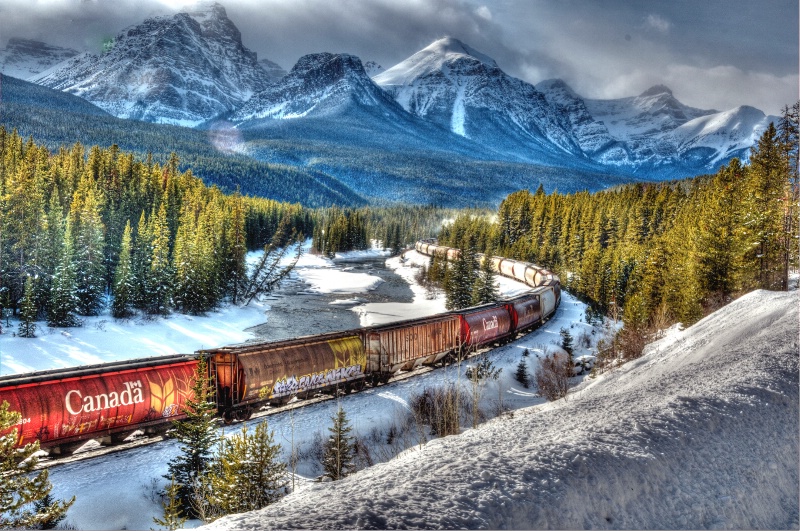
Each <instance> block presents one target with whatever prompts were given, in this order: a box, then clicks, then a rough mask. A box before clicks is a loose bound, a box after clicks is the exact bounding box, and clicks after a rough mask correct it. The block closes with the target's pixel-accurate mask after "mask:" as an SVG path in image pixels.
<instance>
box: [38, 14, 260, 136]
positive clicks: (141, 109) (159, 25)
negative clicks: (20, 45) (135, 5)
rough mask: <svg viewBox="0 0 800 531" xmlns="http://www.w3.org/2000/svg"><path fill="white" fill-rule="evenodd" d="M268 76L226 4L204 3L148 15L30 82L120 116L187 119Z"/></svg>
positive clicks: (244, 95) (197, 119)
mask: <svg viewBox="0 0 800 531" xmlns="http://www.w3.org/2000/svg"><path fill="white" fill-rule="evenodd" d="M273 78H274V75H271V74H270V73H268V72H267V71H266V70H264V68H263V67H262V66H261V65H259V63H258V62H257V58H256V54H255V53H254V52H252V51H250V50H248V49H247V48H245V47H244V45H243V44H242V39H241V34H240V33H239V30H238V29H237V28H236V26H235V25H234V24H233V22H231V21H230V19H228V17H227V15H226V13H225V9H224V8H223V7H222V6H221V5H219V4H210V5H208V4H205V5H203V6H202V7H201V8H198V9H195V10H192V11H189V12H183V13H178V14H176V15H174V16H167V17H155V18H150V19H147V20H145V21H144V22H143V23H141V24H139V25H137V26H133V27H130V28H128V29H126V30H123V31H122V32H121V33H120V34H119V35H117V37H116V39H115V41H114V43H113V46H111V47H110V49H109V50H108V51H107V52H105V53H103V54H102V55H99V56H97V55H93V54H88V53H87V54H82V55H80V56H78V57H76V58H74V59H71V60H68V61H66V62H64V63H61V64H60V65H57V66H55V67H54V68H52V69H50V70H49V71H45V72H43V73H42V74H40V75H39V76H38V77H36V78H35V81H36V82H37V83H39V84H42V85H45V86H47V87H51V88H55V89H59V90H64V91H67V92H70V93H72V94H76V95H79V96H82V97H83V98H85V99H87V100H89V101H91V102H92V103H95V104H96V105H98V106H99V107H101V108H103V109H104V110H106V111H108V112H109V113H111V114H113V115H115V116H117V117H120V118H132V119H137V120H144V121H150V122H164V123H172V124H178V125H190V126H193V125H197V124H199V123H201V122H203V121H206V120H208V119H210V118H212V117H214V116H216V115H218V114H221V113H224V112H229V111H232V110H233V109H235V108H236V107H238V106H240V105H241V104H242V103H243V102H244V101H246V100H247V99H248V98H250V96H251V95H252V94H253V93H255V92H257V91H258V90H260V89H262V88H264V87H265V86H266V85H267V84H268V83H269V82H270V81H271V80H272V79H273Z"/></svg>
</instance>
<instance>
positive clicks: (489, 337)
mask: <svg viewBox="0 0 800 531" xmlns="http://www.w3.org/2000/svg"><path fill="white" fill-rule="evenodd" d="M458 317H459V321H460V322H461V344H462V346H466V347H473V346H480V345H485V344H486V343H490V342H492V341H494V340H496V339H501V338H503V337H505V336H507V335H508V334H509V333H510V332H511V314H510V313H509V311H508V309H506V307H505V306H501V305H489V306H479V307H477V308H475V309H471V310H462V311H461V313H460V314H459V316H458Z"/></svg>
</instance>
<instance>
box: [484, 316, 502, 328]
mask: <svg viewBox="0 0 800 531" xmlns="http://www.w3.org/2000/svg"><path fill="white" fill-rule="evenodd" d="M499 327H500V325H499V324H498V323H497V316H496V315H493V316H492V318H491V319H489V320H486V319H484V320H483V330H484V331H487V330H494V329H495V328H499Z"/></svg>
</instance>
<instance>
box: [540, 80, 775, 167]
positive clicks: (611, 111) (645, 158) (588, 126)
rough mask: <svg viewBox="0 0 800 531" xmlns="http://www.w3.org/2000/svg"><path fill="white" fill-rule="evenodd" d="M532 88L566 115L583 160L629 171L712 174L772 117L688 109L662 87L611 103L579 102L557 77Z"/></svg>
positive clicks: (746, 110) (742, 153) (749, 111)
mask: <svg viewBox="0 0 800 531" xmlns="http://www.w3.org/2000/svg"><path fill="white" fill-rule="evenodd" d="M536 88H537V89H538V90H540V91H541V92H543V93H544V94H545V97H546V98H547V101H548V102H550V104H551V105H553V106H555V107H557V108H559V109H561V110H562V111H563V112H565V113H566V114H567V116H568V117H569V120H570V123H571V125H572V128H573V133H574V134H575V137H576V139H577V141H578V143H579V145H580V146H581V148H583V149H584V151H585V152H586V154H587V155H588V156H590V157H591V158H593V159H594V160H596V161H598V162H600V163H602V164H606V165H613V166H618V167H621V168H627V169H629V170H631V171H634V172H636V171H640V170H645V171H648V170H656V171H660V170H666V171H670V170H671V169H675V168H679V169H682V170H683V172H684V173H685V174H686V175H689V174H691V173H692V172H694V173H702V172H705V171H716V169H717V167H718V166H719V165H720V164H723V163H725V162H727V161H728V160H730V159H731V158H733V157H744V158H746V157H747V156H748V151H749V148H750V146H752V145H753V144H754V143H755V141H756V140H757V139H758V137H759V136H760V135H761V134H762V133H763V131H764V129H765V128H766V126H767V125H768V124H769V122H770V121H772V120H774V119H775V117H769V118H768V117H766V116H765V115H764V113H762V112H761V111H759V110H758V109H754V108H752V107H738V108H736V109H731V110H729V111H724V112H719V111H715V110H703V109H696V108H694V107H689V106H688V105H684V104H683V103H681V102H680V101H678V100H677V99H676V98H675V97H674V96H673V94H672V91H671V90H670V89H669V88H667V87H665V86H663V85H656V86H654V87H652V88H650V89H648V90H646V91H645V92H643V93H642V94H640V95H639V96H635V97H630V98H620V99H614V100H593V99H585V98H582V97H581V96H579V95H578V94H576V93H575V92H574V91H573V90H572V89H571V88H570V87H569V86H567V84H566V83H564V82H563V81H562V80H560V79H555V80H548V81H542V82H541V83H539V84H538V85H536Z"/></svg>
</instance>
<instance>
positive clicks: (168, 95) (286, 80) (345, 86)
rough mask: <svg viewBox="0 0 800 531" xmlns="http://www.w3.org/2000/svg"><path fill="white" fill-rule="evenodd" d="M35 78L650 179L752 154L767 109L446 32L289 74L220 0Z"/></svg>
mask: <svg viewBox="0 0 800 531" xmlns="http://www.w3.org/2000/svg"><path fill="white" fill-rule="evenodd" d="M310 57H315V58H316V59H319V58H321V57H335V58H336V59H331V60H332V61H333V62H334V63H336V62H337V61H338V63H339V64H340V70H341V71H342V72H344V73H345V74H346V75H344V76H343V77H337V75H335V74H334V75H332V74H331V71H330V69H328V70H326V69H325V68H318V67H316V66H314V67H313V68H312V67H310V65H309V64H306V63H308V61H309V58H310ZM345 57H348V58H349V59H345ZM316 59H315V60H316ZM356 62H358V68H356V67H355V66H354V65H355V63H356ZM332 64H333V63H332ZM356 70H358V71H359V73H358V74H357V75H355V74H354V72H356ZM301 72H302V73H301ZM292 74H294V76H293V75H292ZM317 77H318V78H317ZM370 77H372V79H371V80H370ZM35 80H36V81H37V82H39V83H41V84H44V85H46V86H50V87H54V88H58V89H60V90H66V91H68V92H70V93H73V94H77V95H80V96H82V97H84V98H86V99H88V100H89V101H92V102H94V103H96V104H97V105H98V106H99V107H100V108H102V109H104V110H106V111H107V112H110V113H111V114H113V115H115V116H118V117H123V118H130V119H137V120H144V121H152V122H164V123H170V124H179V125H186V126H192V127H203V128H208V127H210V125H209V124H212V123H215V122H218V119H219V118H225V119H230V120H232V121H233V122H234V123H235V124H236V127H237V128H240V129H242V130H244V131H248V133H247V135H246V136H247V138H249V139H251V140H253V141H257V140H258V139H259V138H260V137H261V138H272V139H274V138H276V135H277V134H278V133H276V130H277V129H280V130H281V131H282V132H281V133H280V135H282V137H285V138H287V139H288V138H294V139H300V138H303V139H306V138H308V139H311V140H313V141H315V142H322V143H324V144H325V145H326V148H325V149H327V146H331V145H340V146H343V147H344V146H347V148H348V149H349V148H351V147H353V148H356V149H358V148H359V147H366V149H373V148H376V149H390V150H397V149H408V148H409V147H412V148H413V149H419V148H422V149H425V150H433V151H437V152H440V153H447V152H453V153H456V154H458V155H466V156H469V157H471V158H474V159H476V160H487V161H491V160H497V161H504V162H514V163H523V164H537V165H538V164H541V165H546V166H552V167H558V168H574V169H581V170H585V171H588V172H591V173H608V174H613V175H617V176H627V177H631V176H637V177H640V178H646V179H660V178H675V177H682V176H689V175H694V174H697V173H704V172H708V171H714V170H716V167H718V166H719V164H721V163H724V162H726V161H727V160H728V159H730V158H731V157H732V156H740V157H742V156H745V157H746V156H747V152H748V148H749V144H748V142H750V140H751V139H755V138H757V136H758V135H759V134H760V132H761V131H762V130H763V127H764V126H765V125H766V123H768V121H769V119H770V117H764V118H763V119H762V118H760V117H758V116H757V113H758V112H760V111H757V110H755V109H753V110H752V111H755V112H752V111H745V110H743V109H745V108H739V110H731V111H725V112H724V113H722V114H720V115H719V116H717V114H718V113H717V111H713V110H702V109H694V108H692V107H689V106H686V105H683V104H682V103H680V102H679V101H678V100H677V99H676V98H674V96H673V95H672V92H671V91H670V90H669V89H668V88H666V87H662V86H656V87H653V88H652V89H650V90H648V91H645V92H644V93H642V94H640V95H639V96H636V97H631V98H621V99H617V100H591V99H586V98H583V97H581V96H580V95H578V94H576V93H575V92H574V91H573V90H572V89H571V88H570V87H569V86H568V85H566V83H564V82H563V81H561V80H548V81H544V82H541V83H539V84H538V85H536V86H534V85H532V84H530V83H527V82H525V81H522V80H520V79H517V78H514V77H512V76H509V75H507V74H506V73H505V72H503V70H502V69H501V68H500V67H499V66H498V64H497V62H496V61H494V60H493V59H492V58H491V57H489V56H487V55H485V54H483V53H481V52H479V51H477V50H475V49H473V48H471V47H470V46H468V45H467V44H464V43H462V42H461V41H459V40H457V39H454V38H451V37H446V38H443V39H439V40H437V41H435V42H434V43H432V44H431V45H429V46H427V47H426V48H424V49H422V50H420V51H419V52H417V53H415V54H413V55H412V56H411V57H409V58H408V59H406V60H404V61H401V62H400V63H399V64H397V65H395V66H393V67H392V68H390V69H388V70H384V69H382V67H380V66H378V65H377V64H375V63H374V62H369V63H367V64H366V65H363V66H362V65H361V64H360V60H358V58H356V57H354V56H348V55H347V54H312V55H311V56H305V57H303V58H301V59H300V61H298V64H297V65H295V67H294V68H293V69H292V72H290V73H288V74H287V73H286V72H285V71H284V70H283V69H282V68H281V67H280V66H278V65H276V64H275V63H272V62H271V61H269V60H267V59H262V60H261V61H257V58H256V55H255V53H253V52H251V51H250V50H248V49H247V48H245V47H244V45H243V44H242V40H241V34H240V32H239V30H238V29H237V28H236V26H235V24H234V23H233V22H232V21H230V19H228V18H227V15H226V13H225V9H224V8H223V7H222V6H221V5H220V4H217V3H211V4H209V3H204V4H202V5H201V6H199V7H194V8H192V9H190V10H188V11H186V12H183V13H178V14H176V15H174V16H167V17H155V18H151V19H148V20H146V21H144V22H143V23H142V24H139V25H136V26H132V27H130V28H128V29H126V30H124V31H122V32H121V33H120V35H119V36H118V37H117V39H116V40H115V42H114V44H113V46H112V47H111V48H110V50H109V51H108V52H107V53H104V54H102V55H100V56H97V55H91V54H83V55H81V56H78V57H74V58H72V59H69V60H67V61H66V62H64V63H61V64H59V65H56V66H55V67H52V68H50V69H49V70H46V71H44V72H42V73H40V74H39V75H38V77H36V79H35ZM749 109H752V108H749ZM725 113H727V114H725ZM723 114H724V116H723ZM762 114H763V113H762ZM712 117H713V118H712ZM702 119H705V121H702ZM696 120H701V122H696ZM290 122H291V123H290ZM225 127H227V126H225ZM693 135H695V136H693ZM251 152H253V153H256V152H258V153H260V152H261V151H260V150H257V149H254V150H251ZM312 158H313V157H312Z"/></svg>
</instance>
